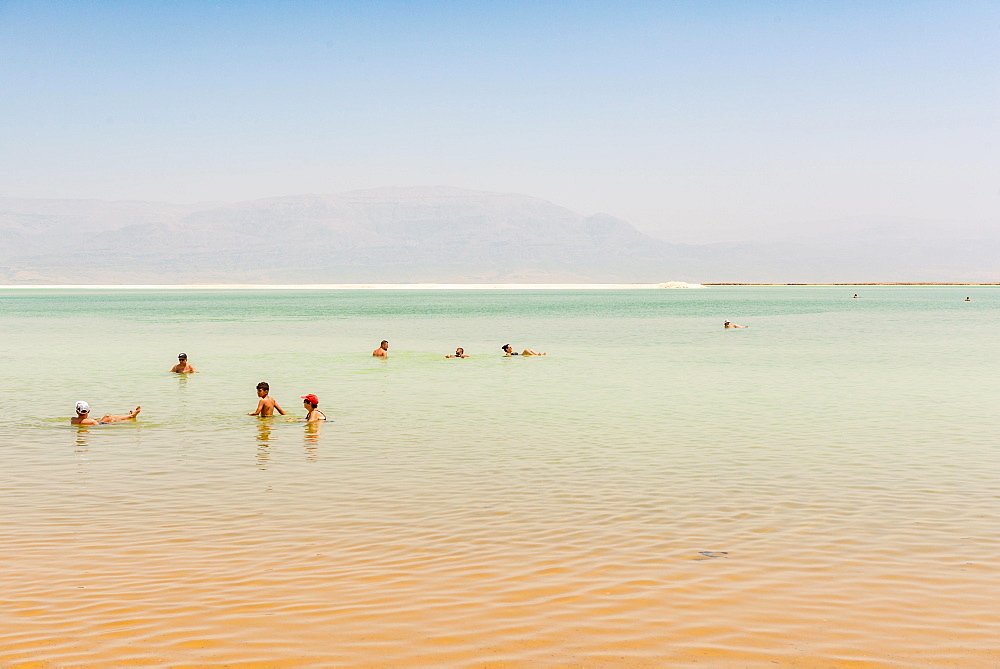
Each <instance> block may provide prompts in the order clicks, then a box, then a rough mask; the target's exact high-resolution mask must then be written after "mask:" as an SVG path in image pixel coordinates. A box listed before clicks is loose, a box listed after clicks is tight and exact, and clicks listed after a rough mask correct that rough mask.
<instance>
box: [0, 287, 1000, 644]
mask: <svg viewBox="0 0 1000 669" xmlns="http://www.w3.org/2000/svg"><path fill="white" fill-rule="evenodd" d="M855 292H857V293H859V294H860V295H861V297H860V298H859V299H851V296H852V295H853V294H854V293H855ZM966 296H971V297H972V301H971V302H965V301H964V299H965V297H966ZM726 319H731V320H732V321H734V322H736V323H740V324H745V325H749V326H750V327H749V328H747V329H739V330H724V329H723V327H722V324H723V321H724V320H726ZM998 333H1000V288H993V287H975V288H973V287H969V288H966V287H913V288H910V287H877V288H876V287H858V288H852V287H846V288H845V287H835V288H834V287H822V288H820V287H801V288H800V287H767V288H710V289H702V290H622V291H600V290H593V291H571V290H558V291H480V290H476V291H453V290H449V291H274V290H260V291H208V290H190V291H163V290H54V289H52V290H43V289H38V290H11V289H7V290H3V289H0V340H2V342H3V345H2V350H0V364H2V365H3V368H4V371H5V379H6V383H5V384H4V385H3V388H2V389H0V395H2V400H3V407H4V414H5V415H4V420H3V422H2V423H0V449H2V454H3V459H4V477H3V483H2V493H3V499H4V501H5V511H6V513H5V517H4V519H3V520H0V529H2V530H3V531H4V535H5V536H7V537H8V538H13V539H15V540H16V541H17V543H18V545H20V546H21V547H22V549H23V548H24V547H25V546H27V547H29V548H30V547H31V546H32V545H33V542H34V541H35V540H34V539H32V537H34V536H35V534H34V533H36V532H38V533H45V534H46V535H49V536H52V535H54V536H65V538H66V543H67V548H68V549H72V547H73V544H74V541H76V539H74V538H73V537H74V536H75V535H74V534H73V532H74V530H73V529H72V528H75V527H78V523H79V522H80V517H81V516H83V517H86V518H87V519H88V520H87V522H88V528H89V529H90V531H92V532H105V533H108V535H107V536H108V537H110V536H111V535H113V534H114V533H134V535H135V536H136V537H145V539H143V541H145V543H146V545H147V546H148V547H149V550H151V551H157V552H162V551H166V552H167V553H169V552H170V551H171V550H172V549H171V548H170V543H169V542H170V541H173V540H175V539H176V537H173V535H172V534H171V533H172V532H180V530H179V529H176V528H189V529H191V531H195V529H192V528H196V530H197V531H198V532H200V533H208V534H213V533H216V534H221V535H224V536H225V537H227V539H226V541H228V542H230V543H232V544H233V545H235V544H238V543H239V542H246V541H251V542H252V541H257V542H260V543H261V545H262V547H263V548H265V549H267V550H269V551H272V552H276V553H279V554H281V553H283V552H289V553H294V552H295V551H296V550H297V549H298V548H299V547H301V546H300V544H299V543H298V542H299V541H300V539H299V538H296V537H301V536H308V537H311V539H310V541H312V540H313V539H314V538H315V537H317V536H324V537H336V539H337V541H339V542H343V545H348V546H356V545H360V543H359V542H362V537H369V536H379V537H381V539H380V541H381V542H382V543H381V544H380V545H381V546H382V548H383V549H384V550H386V551H392V550H393V546H395V545H396V544H395V542H401V543H400V545H402V544H403V543H405V544H406V545H407V546H408V547H409V548H408V550H410V549H413V547H414V546H417V547H418V548H419V547H421V546H424V547H426V546H428V545H431V544H433V543H434V542H436V541H440V540H441V538H442V537H449V539H448V540H449V541H455V540H461V538H462V537H466V538H467V539H468V540H469V541H472V538H473V537H478V536H479V533H480V532H482V531H483V525H482V522H483V517H484V516H489V518H490V519H491V520H490V523H491V524H490V526H489V532H490V534H491V537H493V539H494V540H495V541H498V542H501V543H503V544H504V545H505V546H507V547H508V548H509V551H508V557H509V556H513V557H514V559H517V557H518V550H523V551H524V553H523V555H520V557H521V558H523V560H524V561H525V562H526V563H530V562H531V560H532V559H533V558H532V556H533V555H534V553H533V551H534V550H535V549H533V548H532V549H530V550H529V549H528V548H527V546H528V543H522V542H528V538H529V537H531V538H534V537H537V536H539V533H542V535H544V536H545V541H546V545H549V542H551V545H552V546H566V545H570V546H577V547H580V546H584V547H586V548H587V549H588V550H598V549H599V548H600V547H601V546H612V545H622V546H624V545H633V543H629V542H634V539H635V537H647V536H648V537H649V540H650V542H654V543H655V542H659V543H656V545H657V546H659V548H657V551H659V554H660V555H661V556H666V557H667V558H669V557H670V556H671V555H674V556H679V555H687V554H697V552H698V551H701V550H722V551H728V552H729V555H731V556H732V557H731V559H732V560H734V561H735V559H736V558H737V556H742V557H743V558H744V560H745V562H743V563H742V564H743V565H745V568H746V569H750V570H751V572H752V573H758V572H756V571H752V570H758V569H759V570H760V571H759V573H760V574H763V573H765V572H766V566H767V565H771V566H773V556H774V555H775V554H776V553H781V554H783V555H794V554H796V552H797V551H801V553H800V554H799V557H800V558H801V559H802V560H804V561H805V562H804V563H808V560H809V559H812V558H810V557H809V556H815V555H817V554H822V555H823V558H822V560H823V561H822V565H823V566H824V567H827V568H830V567H831V566H832V567H837V566H838V565H839V566H844V565H846V564H847V563H843V564H841V563H840V562H839V561H840V560H847V559H849V558H848V555H849V554H850V555H854V556H856V555H857V552H858V551H872V552H874V551H885V549H886V546H887V545H892V546H896V547H903V549H904V550H903V553H905V554H906V556H905V557H902V556H899V557H898V562H897V563H894V564H891V565H887V566H886V568H887V569H888V570H889V571H893V572H894V573H896V574H897V577H899V578H902V579H903V580H904V581H905V580H906V577H905V568H904V567H906V565H909V568H912V569H913V574H914V575H913V576H912V579H911V581H910V582H909V584H908V585H909V586H910V587H912V592H911V594H910V595H907V594H906V593H907V592H910V591H909V590H907V589H906V587H904V588H903V589H902V590H901V592H902V593H903V594H901V595H900V598H899V600H898V601H895V602H894V605H895V606H899V607H901V610H904V611H905V610H907V609H908V608H909V607H919V606H921V601H920V599H919V597H920V595H919V594H918V593H919V592H920V588H919V587H918V582H919V580H920V577H919V576H917V575H916V574H918V573H920V570H921V569H925V568H928V564H932V563H934V561H935V560H936V559H937V558H936V557H934V556H939V555H941V554H948V553H949V551H951V550H960V548H958V547H959V546H960V544H961V542H963V541H970V540H976V541H982V542H992V543H989V546H988V547H987V546H986V545H985V544H980V545H979V546H978V547H977V548H976V551H978V552H982V551H983V550H986V548H989V550H994V549H995V548H996V540H995V537H996V536H997V535H998V530H1000V525H998V523H997V520H996V515H995V507H996V504H997V502H998V501H1000V440H998V438H997V431H998V428H1000V418H998V415H1000V412H998V411H997V407H998V406H1000V386H998V384H997V379H998V378H1000V356H998V355H997V353H998V345H997V340H998ZM382 339H387V340H389V342H390V351H389V353H390V355H389V358H388V359H387V360H380V359H373V358H372V357H371V351H372V350H373V349H374V348H376V347H377V346H378V344H379V342H380V341H381V340H382ZM508 342H509V343H511V344H513V346H514V348H515V349H517V350H520V349H522V348H526V347H530V348H534V349H536V350H539V351H547V352H548V355H547V356H545V357H538V358H528V359H520V358H503V357H502V356H501V351H500V346H501V345H502V344H505V343H508ZM457 346H462V347H464V348H465V351H466V353H467V354H469V355H470V356H471V357H469V358H467V359H464V360H446V359H444V357H443V356H444V355H445V354H448V353H452V352H453V351H454V349H455V347H457ZM181 351H183V352H186V353H187V354H188V355H189V359H190V361H191V363H192V364H193V365H194V366H195V367H196V368H197V369H198V370H199V373H198V374H195V375H191V376H178V375H174V374H169V373H168V372H167V370H168V369H169V368H170V367H171V366H172V365H173V364H174V362H175V360H176V356H177V353H178V352H181ZM258 381H267V382H269V383H270V385H271V389H272V393H271V394H272V396H273V397H274V398H275V399H276V400H277V401H278V402H279V403H280V404H281V405H282V406H283V407H284V408H285V409H286V410H287V411H288V412H289V413H290V414H291V415H293V416H295V417H296V418H301V416H302V415H303V414H304V412H303V409H302V406H301V403H300V400H299V397H300V396H301V395H305V394H307V393H315V394H316V395H318V396H319V398H320V408H322V409H323V410H324V411H325V412H326V414H327V416H328V417H329V418H330V419H331V420H330V422H329V423H328V424H326V425H323V426H322V427H321V428H319V429H318V431H311V430H309V429H308V428H306V427H305V426H304V425H303V424H302V423H301V422H286V421H285V420H283V419H280V418H279V419H275V420H271V421H260V420H258V419H256V418H252V417H248V416H246V415H245V414H246V413H247V412H249V411H252V410H253V409H254V408H255V406H256V401H257V398H256V395H255V390H254V387H255V385H256V383H257V382H258ZM80 399H83V400H87V401H88V402H89V403H90V404H91V406H92V407H93V412H94V414H95V415H96V416H101V415H103V414H104V413H124V412H125V411H127V410H128V409H129V408H131V407H134V406H135V405H137V404H141V405H142V407H143V411H142V414H141V417H140V419H139V421H137V423H136V424H134V425H132V424H124V425H115V426H109V427H99V428H91V429H88V430H79V429H76V428H73V427H70V425H69V418H70V416H71V415H72V409H73V406H74V403H75V402H76V401H77V400H80ZM501 512H502V513H503V514H506V515H504V516H503V518H502V519H499V518H497V517H496V516H494V515H493V514H496V513H501ZM250 519H252V522H251V520H250ZM171 528H173V529H171ZM418 528H420V529H421V531H423V532H424V534H420V533H419V532H418ZM540 528H544V529H540ZM428 533H429V534H428ZM429 536H432V537H434V538H433V540H431V539H428V538H427V537H429ZM581 537H584V538H581ZM106 540H107V541H111V539H107V538H106ZM654 540H655V541H654ZM303 541H304V540H303ZM427 542H429V543H427ZM310 545H311V544H310ZM652 545H653V543H650V546H652ZM519 546H520V547H521V548H520V549H519V548H518V547H519ZM664 547H665V548H664ZM845 547H849V549H845ZM218 550H220V551H223V552H225V550H226V548H225V547H220V548H219V549H218ZM635 550H636V551H637V553H638V552H641V551H640V549H639V548H636V549H635ZM643 550H644V549H643ZM2 554H3V549H0V555H2ZM914 556H917V557H916V558H915V557H914ZM919 556H924V557H923V558H921V557H919ZM609 559H614V560H618V563H620V564H622V565H627V564H629V563H630V561H631V558H629V557H628V556H622V555H618V556H617V557H612V558H609ZM914 560H916V562H915V563H914V562H913V561H914ZM845 568H846V567H845ZM901 570H902V573H903V574H904V576H899V574H900V573H901ZM636 578H641V575H638V576H636ZM761 578H763V577H761ZM873 578H874V577H873ZM791 580H792V581H794V582H795V583H797V584H798V585H797V586H796V587H799V588H800V589H803V592H805V591H806V590H808V588H809V587H812V586H807V585H805V584H806V583H807V582H808V579H806V578H805V577H802V578H801V579H799V580H798V581H796V578H795V577H791ZM985 584H986V581H984V583H983V585H985ZM965 585H966V586H969V592H970V593H974V592H976V591H977V587H978V585H979V584H977V583H976V582H975V579H973V580H972V581H971V582H966V583H965ZM29 596H31V593H27V592H26V593H24V597H29ZM969 597H972V598H974V597H975V595H973V594H970V595H969ZM485 599H488V598H485V597H484V602H479V604H482V605H484V606H485V605H488V604H489V602H488V601H485ZM472 603H473V604H475V602H472ZM977 605H978V604H977V603H976V602H975V601H973V600H969V601H966V602H965V603H964V604H963V606H965V608H966V610H967V611H971V612H974V611H976V606H977ZM782 606H785V605H782ZM947 614H948V612H947V611H945V612H942V615H945V616H946V615H947ZM819 615H820V614H817V616H819ZM822 615H827V613H824V614H822ZM970 616H971V614H970ZM303 622H304V623H308V620H304V621H303ZM858 634H859V638H864V630H863V629H859V630H858Z"/></svg>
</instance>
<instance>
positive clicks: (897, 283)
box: [701, 281, 1000, 286]
mask: <svg viewBox="0 0 1000 669" xmlns="http://www.w3.org/2000/svg"><path fill="white" fill-rule="evenodd" d="M701 285H703V286H1000V282H997V283H948V282H943V281H885V282H878V283H703V284H701Z"/></svg>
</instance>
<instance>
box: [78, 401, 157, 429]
mask: <svg viewBox="0 0 1000 669" xmlns="http://www.w3.org/2000/svg"><path fill="white" fill-rule="evenodd" d="M140 411H142V407H141V406H139V407H136V408H135V409H133V410H132V411H129V412H128V414H127V415H125V416H116V415H112V414H108V415H107V416H104V417H103V418H101V420H94V419H93V418H91V417H90V405H89V404H87V403H86V402H84V401H83V400H80V401H79V402H77V403H76V417H75V418H70V419H69V422H70V423H71V424H73V425H105V424H107V423H120V422H121V421H123V420H135V417H136V416H138V415H139V412H140Z"/></svg>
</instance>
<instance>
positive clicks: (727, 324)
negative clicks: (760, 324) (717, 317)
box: [724, 321, 750, 328]
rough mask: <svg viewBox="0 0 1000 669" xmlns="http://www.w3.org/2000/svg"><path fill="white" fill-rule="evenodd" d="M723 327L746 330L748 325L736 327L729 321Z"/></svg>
mask: <svg viewBox="0 0 1000 669" xmlns="http://www.w3.org/2000/svg"><path fill="white" fill-rule="evenodd" d="M724 327H726V328H748V327H750V326H749V325H737V324H736V323H730V322H729V321H726V324H725V326H724Z"/></svg>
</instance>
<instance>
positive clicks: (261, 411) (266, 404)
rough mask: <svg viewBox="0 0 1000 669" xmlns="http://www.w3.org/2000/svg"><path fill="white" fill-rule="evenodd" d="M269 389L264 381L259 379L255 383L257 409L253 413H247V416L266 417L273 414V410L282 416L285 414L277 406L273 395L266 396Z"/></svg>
mask: <svg viewBox="0 0 1000 669" xmlns="http://www.w3.org/2000/svg"><path fill="white" fill-rule="evenodd" d="M270 390H271V387H270V386H269V385H267V382H266V381H261V382H260V383H258V384H257V397H259V398H260V401H259V402H257V410H256V411H254V412H253V413H248V414H247V415H248V416H260V417H261V418H267V417H269V416H273V415H274V412H275V411H277V412H278V413H280V414H281V415H282V416H284V415H285V412H284V410H283V409H282V408H281V407H280V406H278V403H277V402H275V401H274V398H273V397H268V396H267V393H268V392H269V391H270Z"/></svg>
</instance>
